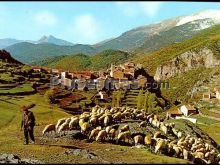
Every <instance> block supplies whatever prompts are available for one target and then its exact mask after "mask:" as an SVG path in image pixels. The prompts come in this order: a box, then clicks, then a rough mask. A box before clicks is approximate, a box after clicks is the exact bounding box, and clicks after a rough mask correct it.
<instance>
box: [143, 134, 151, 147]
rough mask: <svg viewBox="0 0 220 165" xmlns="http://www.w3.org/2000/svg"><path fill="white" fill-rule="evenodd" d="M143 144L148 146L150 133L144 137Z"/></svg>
mask: <svg viewBox="0 0 220 165" xmlns="http://www.w3.org/2000/svg"><path fill="white" fill-rule="evenodd" d="M144 144H145V145H148V146H150V145H151V144H152V139H151V136H150V135H146V136H145V137H144Z"/></svg>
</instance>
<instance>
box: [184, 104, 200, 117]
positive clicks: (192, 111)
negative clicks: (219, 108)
mask: <svg viewBox="0 0 220 165" xmlns="http://www.w3.org/2000/svg"><path fill="white" fill-rule="evenodd" d="M180 111H181V112H182V113H183V114H184V116H189V115H191V114H196V113H197V110H196V109H195V107H193V106H191V105H182V106H181V107H180Z"/></svg>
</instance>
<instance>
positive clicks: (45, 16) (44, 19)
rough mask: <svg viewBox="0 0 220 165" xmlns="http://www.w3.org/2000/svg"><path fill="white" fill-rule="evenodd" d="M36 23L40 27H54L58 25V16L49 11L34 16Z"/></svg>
mask: <svg viewBox="0 0 220 165" xmlns="http://www.w3.org/2000/svg"><path fill="white" fill-rule="evenodd" d="M34 21H35V23H37V24H38V25H46V26H54V25H56V24H57V18H56V16H55V15H54V14H53V13H51V12H49V11H47V10H45V11H41V12H39V13H37V14H36V15H35V16H34Z"/></svg>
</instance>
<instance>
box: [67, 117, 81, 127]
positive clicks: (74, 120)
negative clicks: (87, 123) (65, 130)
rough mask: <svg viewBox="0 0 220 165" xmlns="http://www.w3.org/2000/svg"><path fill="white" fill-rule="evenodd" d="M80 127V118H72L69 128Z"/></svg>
mask: <svg viewBox="0 0 220 165" xmlns="http://www.w3.org/2000/svg"><path fill="white" fill-rule="evenodd" d="M78 127H79V118H78V117H75V118H71V121H70V122H69V128H70V130H72V129H77V128H78Z"/></svg>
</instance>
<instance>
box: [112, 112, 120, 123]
mask: <svg viewBox="0 0 220 165" xmlns="http://www.w3.org/2000/svg"><path fill="white" fill-rule="evenodd" d="M113 120H114V121H115V122H117V121H118V122H121V112H118V113H116V114H115V115H113Z"/></svg>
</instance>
